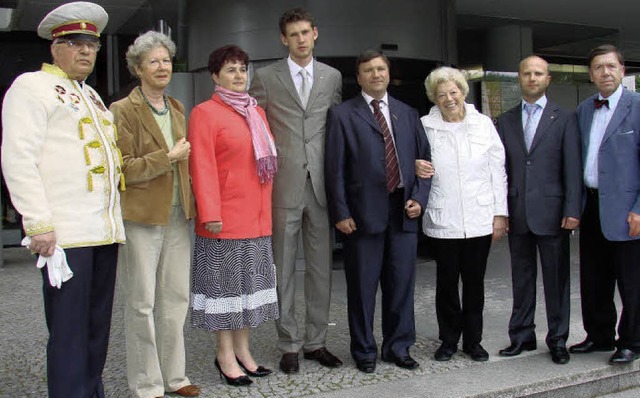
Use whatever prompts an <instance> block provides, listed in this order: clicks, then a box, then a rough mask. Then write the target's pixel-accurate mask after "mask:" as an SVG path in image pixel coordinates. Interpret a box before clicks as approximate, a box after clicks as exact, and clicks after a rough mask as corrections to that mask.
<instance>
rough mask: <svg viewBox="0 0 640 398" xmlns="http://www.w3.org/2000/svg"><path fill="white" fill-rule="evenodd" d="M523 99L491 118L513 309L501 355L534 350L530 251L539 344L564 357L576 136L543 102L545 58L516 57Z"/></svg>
mask: <svg viewBox="0 0 640 398" xmlns="http://www.w3.org/2000/svg"><path fill="white" fill-rule="evenodd" d="M518 82H519V83H520V89H521V91H522V102H521V103H520V104H518V105H517V106H515V107H514V108H512V109H510V110H509V111H507V112H505V113H503V114H502V115H500V117H499V118H498V134H499V135H500V138H501V139H502V142H503V144H504V148H505V152H506V159H507V162H506V169H507V178H508V184H509V190H508V196H507V201H508V205H509V224H510V225H509V249H510V252H511V275H512V282H513V283H512V285H513V311H512V313H511V320H510V322H509V337H510V339H511V345H510V346H509V347H507V348H505V349H503V350H500V355H502V356H514V355H519V354H520V353H521V352H522V351H523V350H527V351H529V350H535V349H536V334H535V324H534V315H535V309H536V277H537V276H536V275H537V267H538V264H537V263H538V260H537V253H536V251H537V252H539V253H540V263H541V269H542V281H543V283H544V294H545V303H546V308H547V324H548V332H547V338H546V343H547V346H548V347H549V351H550V353H551V359H552V360H553V362H555V363H558V364H565V363H567V362H569V353H568V352H567V348H566V342H567V337H568V336H569V291H570V284H569V233H570V231H571V230H573V229H575V228H576V227H577V226H578V224H579V222H580V221H579V218H580V213H581V212H582V164H581V161H580V135H579V132H578V123H577V120H576V116H575V114H574V113H573V112H568V111H566V110H564V109H561V108H560V107H559V106H558V105H557V104H555V103H553V102H551V101H549V100H547V96H546V90H547V87H548V86H549V83H550V82H551V75H550V74H549V65H548V63H547V62H546V61H545V60H544V59H542V58H540V57H537V56H531V57H527V58H525V59H524V60H522V62H520V68H519V71H518Z"/></svg>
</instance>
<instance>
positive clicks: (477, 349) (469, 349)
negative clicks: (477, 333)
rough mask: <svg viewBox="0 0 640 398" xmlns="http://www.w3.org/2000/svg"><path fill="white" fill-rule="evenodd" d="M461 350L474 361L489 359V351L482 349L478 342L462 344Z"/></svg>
mask: <svg viewBox="0 0 640 398" xmlns="http://www.w3.org/2000/svg"><path fill="white" fill-rule="evenodd" d="M462 352H464V353H465V354H468V355H469V356H470V357H471V359H473V360H474V361H476V362H484V361H487V360H489V353H488V352H487V350H485V349H484V347H482V346H481V345H480V343H477V344H470V345H469V346H466V347H465V346H464V345H463V346H462Z"/></svg>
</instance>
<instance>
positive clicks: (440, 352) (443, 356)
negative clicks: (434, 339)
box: [433, 343, 458, 362]
mask: <svg viewBox="0 0 640 398" xmlns="http://www.w3.org/2000/svg"><path fill="white" fill-rule="evenodd" d="M456 352H458V346H457V345H454V344H449V343H442V344H440V347H439V348H438V349H437V350H436V353H435V354H434V355H433V358H434V359H435V360H436V361H440V362H443V361H448V360H450V359H451V357H452V356H453V354H455V353H456Z"/></svg>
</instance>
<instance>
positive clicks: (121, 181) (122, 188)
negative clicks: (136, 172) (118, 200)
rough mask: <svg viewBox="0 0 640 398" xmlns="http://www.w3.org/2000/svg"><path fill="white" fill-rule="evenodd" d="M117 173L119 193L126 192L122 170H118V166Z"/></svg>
mask: <svg viewBox="0 0 640 398" xmlns="http://www.w3.org/2000/svg"><path fill="white" fill-rule="evenodd" d="M117 170H118V173H120V191H122V192H124V191H126V190H127V186H126V185H125V183H124V173H123V172H122V169H121V168H120V166H118V169H117Z"/></svg>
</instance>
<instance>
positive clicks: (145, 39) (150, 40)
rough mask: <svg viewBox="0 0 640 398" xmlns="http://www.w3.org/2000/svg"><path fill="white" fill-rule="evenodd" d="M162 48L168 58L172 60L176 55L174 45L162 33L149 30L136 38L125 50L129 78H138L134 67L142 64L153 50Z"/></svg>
mask: <svg viewBox="0 0 640 398" xmlns="http://www.w3.org/2000/svg"><path fill="white" fill-rule="evenodd" d="M158 46H162V47H164V48H166V49H167V51H168V52H169V56H170V57H171V58H172V59H173V57H175V55H176V44H175V43H174V42H173V40H171V38H169V36H167V35H165V34H164V33H160V32H156V31H154V30H150V31H148V32H146V33H143V34H141V35H140V36H138V37H137V38H136V39H135V40H134V42H133V44H132V45H130V46H129V49H128V50H127V55H126V57H127V68H128V69H129V72H130V73H131V76H133V77H135V78H138V74H137V73H136V66H138V67H139V66H140V65H141V64H142V59H143V58H144V56H145V55H147V53H148V52H149V51H151V50H153V49H154V48H156V47H158Z"/></svg>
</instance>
